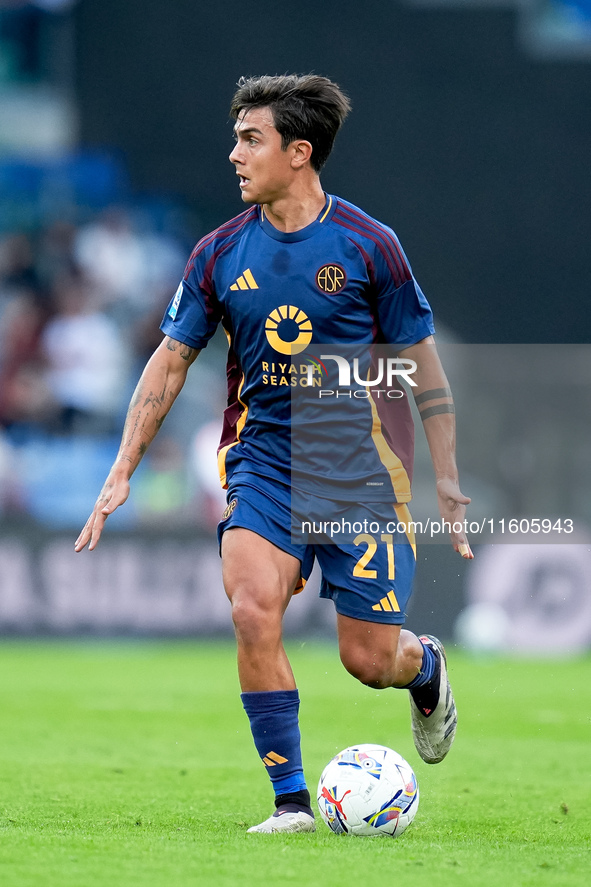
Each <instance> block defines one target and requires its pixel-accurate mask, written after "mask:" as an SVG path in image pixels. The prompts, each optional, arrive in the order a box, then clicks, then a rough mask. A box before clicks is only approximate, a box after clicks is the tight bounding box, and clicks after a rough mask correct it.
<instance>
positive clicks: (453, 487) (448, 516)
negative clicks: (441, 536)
mask: <svg viewBox="0 0 591 887" xmlns="http://www.w3.org/2000/svg"><path fill="white" fill-rule="evenodd" d="M437 499H438V502H439V513H440V515H441V518H442V520H444V521H445V522H446V523H448V524H449V525H450V526H451V527H452V531H451V533H450V536H451V544H452V545H453V549H454V551H457V552H459V554H461V555H462V557H463V558H465V559H466V560H472V558H473V557H474V555H473V554H472V549H471V548H470V543H469V542H468V538H467V536H466V533H465V531H464V527H465V524H464V520H465V517H466V505H469V504H470V502H471V501H472V500H471V499H469V498H468V496H464V494H463V493H462V491H461V490H460V487H459V485H458V483H457V481H455V480H453V479H452V478H451V477H442V478H440V479H439V480H438V481H437ZM454 524H456V526H457V525H458V524H461V525H462V527H461V530H460V531H459V532H456V531H455V530H453V525H454Z"/></svg>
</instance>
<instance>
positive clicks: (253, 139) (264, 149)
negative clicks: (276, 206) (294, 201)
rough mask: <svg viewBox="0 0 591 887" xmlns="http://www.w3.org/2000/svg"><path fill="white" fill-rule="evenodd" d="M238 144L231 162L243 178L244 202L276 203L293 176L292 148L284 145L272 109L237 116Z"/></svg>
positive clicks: (253, 110)
mask: <svg viewBox="0 0 591 887" xmlns="http://www.w3.org/2000/svg"><path fill="white" fill-rule="evenodd" d="M234 135H235V138H236V147H235V148H234V150H233V151H232V153H231V154H230V161H231V162H232V163H233V164H234V166H235V168H236V174H237V175H238V176H239V177H240V190H241V192H242V199H243V200H244V202H245V203H273V202H274V201H275V200H278V199H280V198H281V197H283V196H284V195H285V194H286V192H287V190H288V188H289V185H290V184H291V182H292V180H293V176H294V170H293V168H292V164H291V160H292V154H291V152H290V150H289V147H288V149H287V151H283V150H282V148H281V136H280V135H279V133H278V132H277V130H276V129H275V126H274V123H273V114H272V113H271V110H270V108H252V109H251V110H250V111H244V112H242V114H240V116H239V117H238V120H237V121H236V125H235V127H234Z"/></svg>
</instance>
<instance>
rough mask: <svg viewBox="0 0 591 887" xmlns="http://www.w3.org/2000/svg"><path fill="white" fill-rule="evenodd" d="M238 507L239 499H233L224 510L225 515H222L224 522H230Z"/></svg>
mask: <svg viewBox="0 0 591 887" xmlns="http://www.w3.org/2000/svg"><path fill="white" fill-rule="evenodd" d="M237 505H238V499H232V501H231V502H228V504H227V505H226V507H225V509H224V513H223V514H222V520H228V518H229V517H230V515H231V514H232V512H233V511H234V509H235V508H236V506H237Z"/></svg>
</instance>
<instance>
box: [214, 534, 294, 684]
mask: <svg viewBox="0 0 591 887" xmlns="http://www.w3.org/2000/svg"><path fill="white" fill-rule="evenodd" d="M222 571H223V578H224V586H225V589H226V594H227V595H228V598H229V599H230V603H231V604H232V619H233V621H234V628H235V631H236V642H237V645H238V674H239V677H240V686H241V687H242V690H243V692H247V693H248V692H263V691H268V690H293V689H295V681H294V677H293V672H292V670H291V666H290V664H289V660H288V658H287V655H286V653H285V649H284V647H283V641H282V631H281V626H282V620H283V614H284V613H285V610H286V608H287V605H288V603H289V601H290V600H291V596H292V594H293V590H294V588H295V586H296V583H297V582H298V580H299V577H300V562H299V560H298V559H297V558H295V557H293V556H292V555H291V554H287V552H285V551H282V550H281V549H280V548H277V546H275V545H273V544H272V543H271V542H269V541H268V540H267V539H263V537H262V536H259V535H258V534H257V533H253V532H252V530H246V529H244V528H242V527H233V528H232V529H230V530H226V532H225V533H224V535H223V537H222Z"/></svg>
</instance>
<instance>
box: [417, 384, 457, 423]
mask: <svg viewBox="0 0 591 887" xmlns="http://www.w3.org/2000/svg"><path fill="white" fill-rule="evenodd" d="M434 400H447V403H436V404H433V406H427V404H430V403H432V402H433V401H434ZM415 403H416V405H417V406H418V407H419V415H420V417H421V419H422V421H423V422H424V421H425V419H429V418H430V417H431V416H440V415H442V414H443V413H455V408H454V405H453V400H452V395H451V390H450V389H449V388H430V389H429V391H423V393H422V394H417V396H416V397H415ZM422 404H426V406H425V407H424V408H423V409H420V406H421V405H422Z"/></svg>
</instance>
